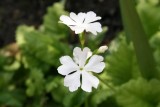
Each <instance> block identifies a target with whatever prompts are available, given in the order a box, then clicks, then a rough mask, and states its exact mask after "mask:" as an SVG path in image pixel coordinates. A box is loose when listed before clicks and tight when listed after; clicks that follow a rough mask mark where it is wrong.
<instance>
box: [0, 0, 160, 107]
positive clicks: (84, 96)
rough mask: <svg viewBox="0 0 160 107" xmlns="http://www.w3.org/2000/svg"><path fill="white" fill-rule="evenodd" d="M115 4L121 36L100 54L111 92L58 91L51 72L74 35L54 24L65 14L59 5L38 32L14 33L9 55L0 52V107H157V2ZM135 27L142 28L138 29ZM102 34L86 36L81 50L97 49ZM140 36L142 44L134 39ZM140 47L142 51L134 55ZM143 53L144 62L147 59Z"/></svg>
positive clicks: (159, 49) (159, 84)
mask: <svg viewBox="0 0 160 107" xmlns="http://www.w3.org/2000/svg"><path fill="white" fill-rule="evenodd" d="M120 3H121V9H122V16H123V22H124V27H125V31H124V32H125V33H124V32H123V31H122V32H120V33H119V34H118V36H117V37H116V38H115V39H114V40H113V41H112V42H111V43H110V45H109V50H108V51H107V52H106V53H105V54H104V56H106V57H105V62H106V69H105V71H104V72H103V73H102V74H100V77H101V78H102V79H103V80H104V81H105V82H107V83H108V84H110V85H111V86H112V87H114V89H116V92H115V91H114V90H112V89H110V88H109V87H106V86H105V85H104V84H103V83H101V84H100V86H99V88H98V89H97V90H94V91H93V92H92V93H85V92H83V91H82V90H78V91H76V92H74V93H70V92H69V91H68V89H67V88H66V87H64V86H63V80H62V79H63V78H62V77H61V76H60V75H59V74H58V73H57V70H56V69H57V67H58V66H59V65H60V63H59V57H60V56H63V55H65V54H67V55H71V54H72V52H71V51H70V50H72V49H73V47H74V46H77V45H78V44H77V43H71V42H70V39H72V38H73V35H72V34H73V33H74V32H71V31H70V30H69V29H68V28H67V27H65V25H62V24H59V23H58V21H59V17H60V15H62V14H68V12H66V11H64V9H63V4H62V3H56V4H54V5H53V6H51V7H49V8H48V12H47V14H46V15H45V16H44V21H43V24H42V25H41V26H40V27H39V28H38V29H35V28H34V27H32V26H26V25H21V26H19V27H18V28H17V32H16V41H17V42H16V43H17V44H16V45H14V48H12V49H14V51H9V50H10V46H6V47H4V48H3V49H1V51H0V77H1V78H0V106H2V107H3V106H4V107H75V106H76V107H104V106H108V107H160V97H159V96H160V80H159V75H160V74H159V72H160V60H159V59H160V31H159V25H160V21H159V20H160V14H159V11H160V8H159V2H158V0H157V1H156V0H155V2H153V0H137V1H136V3H137V4H136V6H135V5H134V4H132V2H129V1H127V0H120ZM126 3H128V4H126ZM126 6H129V7H126ZM135 7H136V10H137V11H136V10H134V8H135ZM128 8H132V9H131V10H133V11H131V13H132V12H134V13H132V14H127V13H126V11H124V10H127V9H128ZM128 10H130V9H128ZM135 12H138V14H137V15H135V14H136V13H135ZM132 15H133V16H134V17H133V16H132ZM153 16H154V17H153ZM135 17H137V18H135ZM131 19H132V20H131ZM135 19H136V20H135ZM139 19H140V20H139ZM137 20H139V21H137ZM131 21H132V22H133V23H132V22H131ZM135 22H136V23H135ZM137 26H139V27H140V26H141V28H139V29H137V28H136V27H137ZM143 28H144V30H143ZM106 31H107V28H105V27H104V31H103V32H102V33H100V34H99V35H97V36H96V37H94V36H89V34H88V36H86V38H87V39H89V40H90V42H87V43H86V45H87V46H88V47H91V49H92V50H94V49H96V48H98V47H99V46H100V45H101V41H102V40H103V38H104V36H105V35H104V32H106ZM142 36H143V39H141V38H139V37H142ZM144 38H145V39H144ZM146 43H147V44H148V45H145V44H146ZM135 44H136V45H135ZM17 46H18V47H19V48H18V49H17ZM140 46H143V47H142V48H141V49H138V50H137V48H139V47H140ZM148 48H149V49H148ZM144 50H145V51H144ZM148 51H150V52H148ZM148 53H149V57H147V56H146V55H148ZM138 55H140V56H141V57H138ZM146 59H149V60H148V61H149V63H151V62H152V61H153V63H154V64H153V65H152V63H151V66H152V67H153V69H149V68H148V67H150V66H146V65H145V64H149V63H148V62H146ZM139 60H141V62H139ZM151 60H152V61H151ZM143 64H144V65H143ZM154 67H155V68H154ZM146 69H147V72H146ZM150 74H151V75H150ZM152 74H153V75H152Z"/></svg>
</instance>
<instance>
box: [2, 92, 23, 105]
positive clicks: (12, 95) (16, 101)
mask: <svg viewBox="0 0 160 107" xmlns="http://www.w3.org/2000/svg"><path fill="white" fill-rule="evenodd" d="M24 100H25V94H24V93H23V91H21V90H19V89H16V90H13V91H9V90H6V89H5V90H0V106H1V105H3V106H9V107H22V106H23V101H24Z"/></svg>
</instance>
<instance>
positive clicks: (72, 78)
mask: <svg viewBox="0 0 160 107" xmlns="http://www.w3.org/2000/svg"><path fill="white" fill-rule="evenodd" d="M88 53H89V54H90V55H91V51H90V49H89V48H87V47H85V48H84V49H83V50H81V48H79V47H76V48H74V50H73V59H72V58H71V57H70V56H62V57H61V58H60V62H61V64H62V65H61V66H59V67H58V73H60V74H61V75H64V76H65V78H64V86H66V87H69V90H70V91H71V92H73V91H75V90H77V89H78V88H79V87H81V88H82V89H83V90H84V91H86V92H91V91H92V87H94V88H97V87H98V84H99V80H98V78H97V77H95V76H93V75H92V74H91V73H92V72H94V73H100V72H102V71H103V69H104V67H105V63H104V62H102V61H103V57H102V56H99V55H93V56H91V57H90V59H88V55H89V54H88ZM81 79H82V81H81Z"/></svg>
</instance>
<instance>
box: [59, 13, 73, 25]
mask: <svg viewBox="0 0 160 107" xmlns="http://www.w3.org/2000/svg"><path fill="white" fill-rule="evenodd" d="M60 20H61V21H62V23H64V24H66V25H68V26H69V25H76V22H74V21H73V20H72V19H71V18H70V17H68V16H66V15H62V16H61V17H60Z"/></svg>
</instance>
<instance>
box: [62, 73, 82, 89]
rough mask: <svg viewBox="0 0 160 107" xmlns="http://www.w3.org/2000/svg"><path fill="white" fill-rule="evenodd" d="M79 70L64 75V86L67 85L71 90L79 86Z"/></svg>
mask: <svg viewBox="0 0 160 107" xmlns="http://www.w3.org/2000/svg"><path fill="white" fill-rule="evenodd" d="M80 74H81V72H80V71H77V72H75V73H73V74H70V75H66V76H65V78H64V86H66V87H69V90H70V91H71V92H73V91H75V90H77V89H78V87H80V84H81V83H80Z"/></svg>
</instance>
